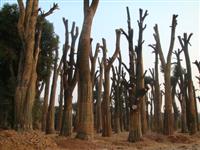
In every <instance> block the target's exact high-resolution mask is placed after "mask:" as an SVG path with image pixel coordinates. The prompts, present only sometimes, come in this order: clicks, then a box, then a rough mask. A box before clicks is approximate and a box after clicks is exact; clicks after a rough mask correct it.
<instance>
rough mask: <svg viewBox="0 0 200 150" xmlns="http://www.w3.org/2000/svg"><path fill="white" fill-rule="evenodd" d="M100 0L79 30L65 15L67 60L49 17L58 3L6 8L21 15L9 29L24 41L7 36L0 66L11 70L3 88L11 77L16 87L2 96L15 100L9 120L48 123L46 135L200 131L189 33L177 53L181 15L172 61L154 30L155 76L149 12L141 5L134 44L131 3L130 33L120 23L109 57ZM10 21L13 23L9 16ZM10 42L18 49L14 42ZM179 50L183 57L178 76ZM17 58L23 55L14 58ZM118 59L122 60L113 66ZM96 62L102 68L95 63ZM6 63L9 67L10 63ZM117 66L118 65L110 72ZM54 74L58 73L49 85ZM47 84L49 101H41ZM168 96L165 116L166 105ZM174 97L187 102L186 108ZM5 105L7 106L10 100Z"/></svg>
mask: <svg viewBox="0 0 200 150" xmlns="http://www.w3.org/2000/svg"><path fill="white" fill-rule="evenodd" d="M98 3H99V0H93V1H92V2H91V3H90V2H89V0H84V1H83V5H84V21H83V26H82V30H81V32H80V36H79V29H78V27H76V25H75V22H73V23H72V27H71V30H70V29H69V24H68V20H66V19H65V18H63V24H64V27H65V43H64V45H63V51H62V56H61V59H60V60H59V58H58V56H59V55H58V36H57V35H55V34H54V32H53V27H52V24H50V23H48V22H47V21H46V20H45V17H46V16H48V15H50V14H52V13H53V12H54V10H56V9H57V8H58V5H57V4H54V5H53V7H52V8H51V9H50V10H49V11H48V12H46V13H45V12H43V11H41V10H40V9H38V0H35V1H31V0H27V3H26V5H24V3H23V1H22V0H18V4H19V11H18V9H17V6H16V5H13V6H9V5H5V6H4V8H3V9H2V11H1V14H0V15H1V16H0V18H2V20H3V19H4V20H5V18H4V17H6V15H7V18H8V16H13V15H14V16H13V17H12V18H13V19H14V22H15V24H14V25H13V24H12V29H13V30H14V31H13V32H11V33H10V34H11V35H15V36H16V39H17V40H16V39H15V40H14V41H13V39H12V38H13V36H11V35H8V39H6V40H5V41H3V38H1V44H0V46H1V47H2V49H3V50H2V54H3V55H2V58H1V63H0V65H2V67H4V69H2V71H6V72H4V73H3V74H2V75H3V76H2V78H1V88H2V89H4V91H5V90H6V88H7V87H6V88H5V87H4V86H3V85H5V84H7V83H9V82H11V83H12V86H11V87H8V89H9V91H10V93H12V94H11V95H9V96H10V97H9V96H8V95H6V94H5V93H6V92H2V94H1V97H2V99H8V101H9V103H8V104H7V105H6V106H8V107H7V108H9V109H10V110H6V111H5V110H3V112H4V113H5V112H8V113H10V114H11V116H13V118H11V119H10V120H11V121H10V124H11V125H12V127H13V128H15V129H17V130H30V129H32V128H33V127H37V126H39V125H40V124H41V129H42V131H45V132H46V133H47V134H51V133H54V131H55V130H57V131H59V134H60V135H64V136H71V135H72V132H73V131H75V132H77V135H76V137H77V138H80V139H93V136H94V129H95V130H96V132H97V133H102V136H112V132H113V130H114V132H115V133H119V132H122V131H124V130H126V131H129V136H128V140H129V141H130V142H135V141H138V140H140V139H141V137H142V135H143V134H145V133H146V132H147V131H148V130H152V131H155V132H158V133H164V134H166V135H172V134H173V133H174V130H177V129H178V128H179V127H181V131H182V132H188V131H189V132H190V133H191V134H194V133H196V132H197V130H198V129H199V126H198V111H197V101H196V96H195V88H194V85H193V82H192V71H191V66H190V64H191V62H190V57H189V52H188V45H189V44H190V43H189V41H190V38H191V36H192V34H190V35H189V36H188V35H187V34H186V33H184V35H183V37H180V36H179V37H178V40H179V43H180V50H177V51H174V43H175V39H176V36H175V31H176V26H177V17H178V16H177V15H173V17H172V23H171V37H170V46H169V50H168V55H167V59H165V58H164V55H163V50H162V47H161V42H160V36H159V30H158V25H157V24H156V25H155V27H154V31H155V33H154V34H153V37H154V39H155V44H150V45H149V46H150V47H151V48H152V49H153V52H154V54H155V66H154V68H151V69H149V70H150V74H151V76H147V75H146V72H147V71H144V65H143V53H142V52H143V43H144V40H143V32H144V30H145V29H146V24H144V21H145V18H146V17H147V16H148V11H147V10H146V11H145V12H144V11H143V10H142V9H140V10H139V20H138V27H139V36H138V42H137V44H136V45H135V47H134V43H133V28H132V27H131V16H130V13H129V9H128V7H127V25H128V30H127V32H126V31H125V30H124V29H116V31H115V32H116V45H115V51H114V53H113V55H112V57H110V58H108V57H107V52H108V51H109V50H108V49H107V45H106V39H104V38H103V39H102V44H100V43H97V44H96V48H95V52H94V54H93V50H92V49H93V48H92V38H91V35H90V34H91V29H92V22H93V18H94V16H95V12H96V10H97V7H98ZM38 10H39V11H38ZM38 12H40V14H38ZM17 19H18V24H17ZM5 23H6V22H5ZM8 24H9V25H11V24H10V22H8ZM5 25H6V24H5ZM4 27H5V26H4V25H3V26H2V27H1V30H2V31H4V32H6V31H7V30H8V29H5V28H4ZM17 30H18V32H17ZM18 33H19V34H18ZM122 35H123V36H125V37H126V39H127V42H128V53H129V66H127V65H126V64H125V63H124V62H123V60H122V57H121V53H120V38H121V36H122ZM78 36H79V42H78V48H77V50H76V48H75V45H76V41H77V39H78ZM16 41H17V43H16ZM5 42H9V43H5ZM10 45H12V46H13V47H9V46H10ZM99 51H102V52H103V56H102V58H100V57H98V53H99ZM182 52H183V53H184V56H185V61H186V69H183V67H182V65H181V53H182ZM173 53H174V55H175V56H176V58H177V62H176V63H175V65H174V66H175V67H174V71H173V76H171V70H172V62H171V57H172V55H173ZM8 56H9V57H8ZM13 56H16V58H12V57H13ZM68 56H69V57H68ZM10 57H11V58H10ZM116 58H118V65H117V66H114V65H113V63H114V61H115V60H116ZM159 59H160V62H161V68H162V73H163V74H164V89H165V90H164V91H162V90H161V89H160V82H159V66H158V64H159ZM97 60H98V66H99V69H97V67H96V66H97V65H96V61H97ZM13 62H15V63H13ZM3 63H4V64H8V65H6V66H5V65H3ZM195 64H196V66H197V67H198V69H199V66H200V65H199V62H198V61H195ZM14 65H16V66H17V67H14ZM14 68H17V69H15V70H14ZM110 71H112V77H111V78H110ZM51 75H52V76H53V78H52V84H51V91H50V78H51ZM59 76H60V95H59V106H58V108H57V109H56V107H55V100H56V97H57V96H56V88H57V85H58V82H57V79H58V77H59ZM197 78H198V79H199V77H197ZM14 81H17V82H16V83H15V82H14ZM110 81H112V84H111V85H110ZM5 82H6V83H5ZM9 85H11V84H9ZM76 85H77V89H78V91H77V94H78V101H77V103H76V105H75V104H74V105H73V103H72V100H73V91H74V89H75V86H76ZM177 85H178V86H177ZM102 87H103V88H102ZM110 87H111V88H110ZM43 89H44V99H43V100H42V103H41V98H40V97H42V96H41V93H42V91H43ZM102 89H103V90H102ZM14 93H15V94H14ZM49 93H50V97H49ZM163 95H164V100H165V101H164V114H163V113H162V111H161V108H162V96H163ZM175 97H177V98H178V100H179V102H180V105H181V113H180V111H179V108H178V107H177V103H176V101H175ZM48 100H49V101H48ZM63 103H64V105H63ZM1 105H2V106H4V102H3V101H1ZM56 110H57V111H56ZM149 110H150V111H149ZM153 110H154V112H153ZM73 112H74V113H73ZM55 114H56V115H55ZM32 116H33V118H32ZM55 116H56V117H55ZM2 118H4V121H3V122H4V123H6V122H9V121H8V119H7V118H6V119H5V117H2ZM179 120H180V122H179ZM179 123H180V124H181V125H179ZM32 125H34V126H32ZM5 126H7V125H5Z"/></svg>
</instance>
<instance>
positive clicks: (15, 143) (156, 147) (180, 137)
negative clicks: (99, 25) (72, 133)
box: [0, 130, 200, 150]
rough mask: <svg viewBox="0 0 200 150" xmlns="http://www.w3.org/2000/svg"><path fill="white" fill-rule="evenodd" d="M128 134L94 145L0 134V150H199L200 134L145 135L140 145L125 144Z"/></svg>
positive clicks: (97, 137) (39, 135)
mask: <svg viewBox="0 0 200 150" xmlns="http://www.w3.org/2000/svg"><path fill="white" fill-rule="evenodd" d="M127 136H128V133H127V132H123V133H120V134H114V135H113V136H112V137H101V135H100V134H96V135H95V138H94V140H93V141H82V140H78V139H74V138H66V137H61V136H58V135H57V134H53V135H45V134H44V133H43V132H41V131H31V132H16V131H14V130H1V131H0V150H35V149H37V150H200V134H199V133H198V134H196V135H193V136H190V135H188V134H181V133H176V134H174V135H173V136H164V135H160V134H155V133H148V134H147V135H145V136H144V137H143V138H142V139H141V141H139V142H136V143H129V142H127Z"/></svg>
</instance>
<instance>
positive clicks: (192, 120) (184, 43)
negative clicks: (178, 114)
mask: <svg viewBox="0 0 200 150" xmlns="http://www.w3.org/2000/svg"><path fill="white" fill-rule="evenodd" d="M191 36H192V34H190V35H189V36H187V33H184V34H183V38H182V39H181V37H180V36H179V37H178V39H179V42H180V45H181V47H182V49H183V52H184V55H185V61H186V67H187V74H186V80H187V91H188V98H189V115H190V117H189V118H188V119H189V126H188V129H189V131H190V133H191V134H195V133H196V132H197V119H196V112H195V99H194V92H193V83H192V71H191V65H190V57H189V52H188V44H189V41H190V38H191Z"/></svg>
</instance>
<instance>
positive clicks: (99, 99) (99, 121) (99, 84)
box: [96, 60, 103, 133]
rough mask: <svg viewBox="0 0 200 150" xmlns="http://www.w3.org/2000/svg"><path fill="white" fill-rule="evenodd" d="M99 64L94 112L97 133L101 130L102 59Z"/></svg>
mask: <svg viewBox="0 0 200 150" xmlns="http://www.w3.org/2000/svg"><path fill="white" fill-rule="evenodd" d="M99 66H100V75H99V81H98V97H97V104H96V107H97V108H96V113H97V129H96V130H97V133H100V132H101V130H102V115H101V114H102V113H101V101H102V85H103V60H102V61H101V62H99Z"/></svg>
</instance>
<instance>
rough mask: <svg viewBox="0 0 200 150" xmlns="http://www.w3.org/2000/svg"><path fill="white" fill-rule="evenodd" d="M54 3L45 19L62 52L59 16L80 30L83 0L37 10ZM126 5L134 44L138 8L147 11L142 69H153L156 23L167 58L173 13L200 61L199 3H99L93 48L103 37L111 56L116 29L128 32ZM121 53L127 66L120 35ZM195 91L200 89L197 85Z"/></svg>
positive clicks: (43, 2) (62, 0) (44, 0)
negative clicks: (53, 8) (190, 35)
mask: <svg viewBox="0 0 200 150" xmlns="http://www.w3.org/2000/svg"><path fill="white" fill-rule="evenodd" d="M5 2H17V0H0V4H1V5H2V4H3V3H5ZM53 2H55V3H58V5H59V10H57V11H56V12H55V13H54V14H52V15H51V16H50V17H48V18H47V19H49V20H50V22H52V23H53V24H54V27H55V32H56V33H57V34H58V35H59V37H60V49H61V48H62V45H63V42H64V32H65V30H64V25H63V22H62V17H65V18H66V19H68V20H69V25H70V26H71V24H72V21H75V22H76V24H77V25H78V26H79V30H81V26H82V21H83V8H82V4H83V2H82V0H40V7H41V8H42V9H44V10H45V11H47V10H48V9H49V8H50V6H52V5H53ZM126 6H129V10H130V14H131V19H132V27H133V28H134V45H135V44H136V42H137V38H138V25H137V19H138V16H139V8H142V9H143V10H144V11H145V10H146V9H147V10H148V12H149V15H148V16H147V18H146V20H145V23H146V24H147V28H146V30H145V31H144V36H143V38H144V40H145V43H144V45H143V54H144V66H145V69H148V68H152V67H153V65H154V55H153V54H152V53H151V51H152V49H151V48H150V47H148V45H149V44H153V43H155V41H154V38H153V32H154V31H153V26H154V25H155V23H157V24H158V27H159V31H160V38H161V44H162V48H163V51H164V54H165V57H166V54H167V52H168V48H169V40H170V31H171V29H170V28H169V26H170V25H171V20H172V15H173V14H178V15H179V16H178V18H177V20H178V25H177V29H176V37H177V36H178V35H181V36H182V35H183V33H184V32H187V33H188V34H189V33H191V32H192V33H193V34H194V35H193V36H192V38H191V44H192V46H191V47H189V53H190V56H191V61H195V60H196V59H198V60H200V29H199V27H200V0H100V2H99V7H98V9H97V12H96V15H95V17H94V22H93V28H92V35H91V36H92V38H93V39H94V40H93V45H95V44H96V43H97V42H100V43H101V38H102V37H104V38H105V39H106V40H107V47H108V52H109V56H111V55H112V53H113V51H114V49H115V29H117V28H123V29H124V30H127V22H126V21H127V17H126ZM179 47H180V46H179V42H178V40H177V38H176V41H175V49H177V48H179ZM121 52H122V56H123V60H124V61H125V63H126V64H128V50H127V41H126V39H125V38H124V37H123V36H122V38H121ZM182 56H183V55H182ZM173 58H174V57H173ZM172 61H174V59H173V60H172ZM183 65H184V62H183ZM192 68H193V76H195V75H198V73H197V69H196V66H194V65H192ZM195 82H196V80H195ZM196 88H199V86H198V85H197V84H196Z"/></svg>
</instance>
